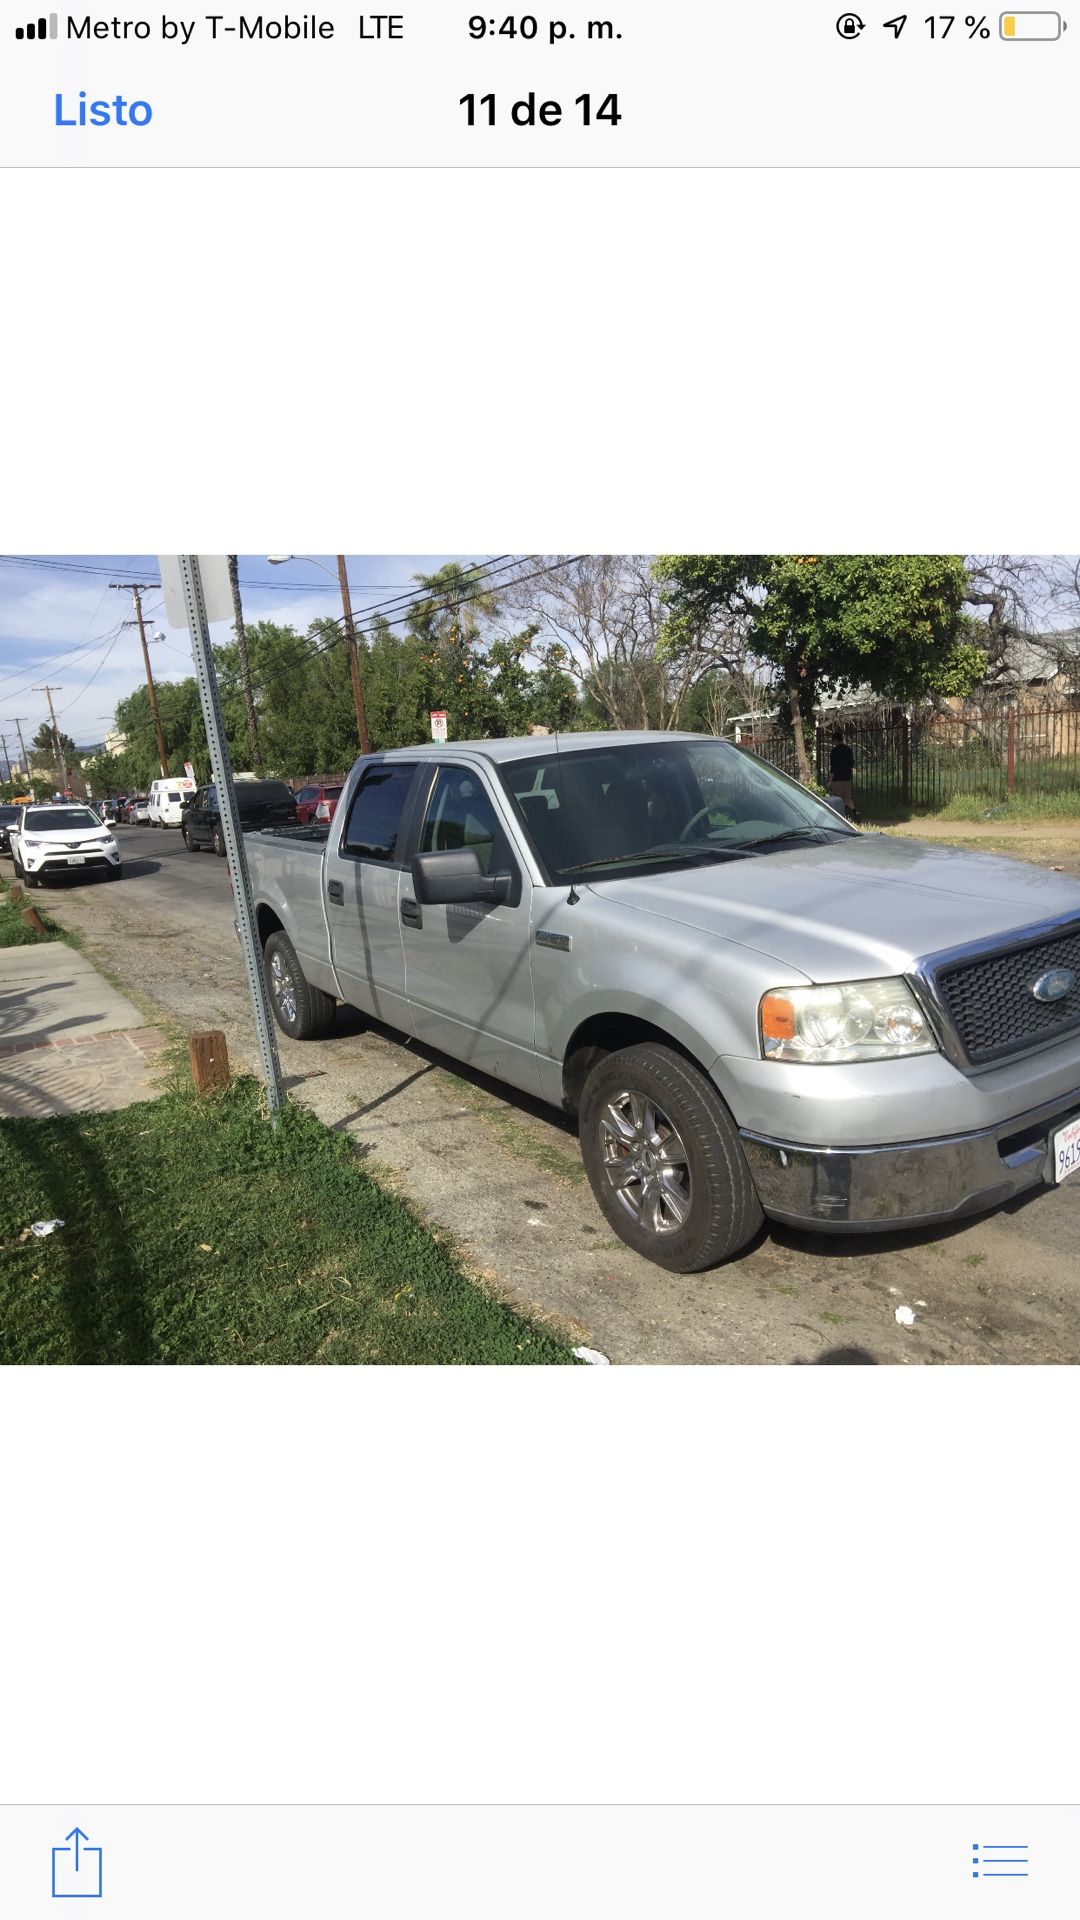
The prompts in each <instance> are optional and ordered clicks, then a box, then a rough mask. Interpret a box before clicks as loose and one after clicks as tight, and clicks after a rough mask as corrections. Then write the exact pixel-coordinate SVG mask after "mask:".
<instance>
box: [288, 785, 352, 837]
mask: <svg viewBox="0 0 1080 1920" xmlns="http://www.w3.org/2000/svg"><path fill="white" fill-rule="evenodd" d="M344 784H345V783H344V781H343V780H336V781H333V782H331V781H318V782H316V783H314V784H313V785H312V786H310V787H301V789H300V791H299V793H298V794H297V795H296V817H297V819H298V820H299V822H300V825H301V826H302V827H306V826H307V824H308V822H309V821H311V820H317V821H319V822H320V824H322V825H326V824H327V823H328V822H329V821H331V820H332V819H333V817H334V811H335V809H336V807H337V803H338V801H339V800H340V799H341V793H342V788H343V787H344Z"/></svg>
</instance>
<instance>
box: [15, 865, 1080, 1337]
mask: <svg viewBox="0 0 1080 1920" xmlns="http://www.w3.org/2000/svg"><path fill="white" fill-rule="evenodd" d="M120 840H121V845H122V847H123V852H124V860H125V868H126V873H125V878H124V880H123V881H122V882H121V884H120V885H119V886H104V885H99V884H94V883H92V882H87V881H85V880H78V881H76V880H74V879H73V880H71V881H66V882H62V883H60V884H58V885H55V886H52V887H50V888H49V889H48V892H47V894H46V895H45V899H46V901H47V905H48V910H49V912H50V913H52V914H53V915H54V917H55V918H56V919H58V920H59V921H61V922H62V923H63V924H64V925H66V926H70V927H73V928H77V929H79V931H80V932H81V934H82V936H83V940H84V943H85V947H86V951H87V952H88V954H89V955H90V957H91V958H92V959H94V960H95V961H96V962H97V964H99V965H101V966H103V967H104V968H105V969H106V970H107V971H108V972H110V973H111V975H112V976H113V978H114V979H116V980H117V981H118V983H119V984H120V985H121V986H122V988H123V989H124V991H125V992H126V993H128V994H129V995H130V996H131V997H133V998H134V999H136V1000H137V1001H139V1000H141V1001H142V1002H143V1005H144V1009H145V1010H147V1011H149V1010H150V1009H151V1008H154V1009H159V1010H161V1011H162V1012H164V1013H165V1014H166V1015H167V1016H168V1017H169V1018H170V1019H172V1020H173V1021H175V1022H176V1023H177V1025H179V1026H181V1027H183V1028H185V1029H186V1030H188V1031H192V1030H194V1029H196V1028H201V1027H221V1028H223V1029H224V1030H225V1032H226V1034H227V1036H228V1040H229V1046H230V1050H231V1053H232V1056H233V1060H234V1064H236V1065H238V1066H242V1065H246V1066H249V1067H251V1068H254V1065H255V1051H254V1046H253V1040H252V1029H251V1019H250V1013H249V1007H248V1001H247V995H246V990H245V988H244V983H243V979H242V974H241V968H240V961H239V953H238V949H237V944H236V937H235V934H234V932H233V912H232V901H231V896H230V891H229V881H228V874H227V870H226V865H225V862H224V861H223V860H218V859H216V858H215V857H214V856H213V855H212V854H209V853H200V854H197V855H195V854H189V853H188V852H187V851H186V850H185V848H184V845H183V843H182V841H181V839H180V835H179V833H178V832H176V831H164V830H153V829H150V828H145V827H126V828H122V829H120ZM281 1051H282V1061H283V1065H284V1069H285V1072H286V1075H287V1077H288V1081H289V1085H290V1087H291V1089H292V1090H293V1091H294V1092H295V1093H296V1094H297V1095H298V1097H300V1098H301V1099H303V1100H304V1101H305V1102H306V1103H307V1104H308V1105H310V1106H311V1107H313V1108H314V1110H315V1111H316V1112H317V1113H318V1114H319V1115H320V1116H321V1117H322V1118H323V1119H324V1120H325V1121H326V1122H327V1123H328V1124H330V1125H333V1126H337V1127H341V1128H343V1129H345V1130H346V1131H347V1132H348V1133H349V1135H350V1137H351V1138H352V1139H353V1140H354V1142H355V1144H356V1150H357V1153H358V1154H359V1155H360V1156H361V1157H362V1158H363V1159H364V1160H365V1161H367V1162H368V1163H369V1164H370V1165H372V1166H374V1167H376V1168H378V1169H379V1171H380V1175H381V1177H383V1178H384V1179H386V1180H387V1181H389V1182H392V1183H393V1184H394V1185H395V1187H397V1188H398V1189H399V1190H401V1191H403V1192H404V1193H406V1194H407V1195H408V1196H410V1197H411V1198H412V1200H413V1201H414V1202H415V1204H416V1205H417V1207H418V1208H419V1210H420V1211H421V1212H422V1213H423V1214H424V1216H425V1217H426V1218H427V1219H428V1220H429V1222H430V1223H431V1224H432V1225H433V1226H436V1227H438V1228H441V1229H444V1230H445V1231H446V1232H448V1233H449V1234H451V1235H452V1236H453V1237H454V1238H455V1240H457V1241H458V1242H459V1243H460V1244H461V1246H462V1248H463V1251H464V1255H465V1258H466V1259H467V1260H468V1261H469V1263H470V1264H471V1266H472V1267H473V1268H474V1269H475V1270H478V1271H479V1272H480V1273H482V1274H483V1275H484V1276H486V1278H487V1279H488V1281H489V1283H490V1284H491V1285H493V1286H495V1287H497V1288H499V1289H500V1290H503V1291H505V1292H506V1293H507V1294H508V1295H509V1296H510V1297H512V1298H513V1299H514V1300H516V1301H520V1302H524V1303H526V1304H528V1305H529V1306H531V1307H533V1308H535V1309H539V1310H540V1311H541V1312H542V1313H546V1314H549V1315H552V1316H555V1317H557V1318H558V1319H559V1321H560V1322H561V1323H562V1324H564V1325H569V1326H570V1327H571V1328H572V1330H573V1331H574V1333H575V1334H576V1335H577V1336H578V1337H579V1338H580V1339H582V1340H583V1341H585V1342H586V1343H587V1344H588V1345H590V1346H595V1347H598V1348H599V1349H600V1350H601V1351H602V1352H604V1353H606V1354H608V1355H609V1356H610V1357H611V1358H612V1359H613V1360H616V1361H621V1362H623V1363H631V1364H633V1363H645V1362H682V1363H686V1362H691V1363H692V1362H704V1363H717V1362H741V1363H747V1362H749V1363H768V1362H773V1363H775V1362H780V1363H785V1364H791V1363H798V1362H801V1363H807V1362H828V1361H830V1360H832V1359H838V1358H840V1357H842V1356H844V1355H845V1354H850V1353H851V1352H852V1350H854V1351H855V1352H856V1353H857V1354H858V1355H861V1356H862V1357H864V1358H866V1357H868V1358H870V1359H872V1360H874V1361H876V1362H879V1363H883V1364H887V1363H907V1364H919V1363H923V1364H938V1365H940V1364H943V1363H949V1362H951V1363H957V1362H960V1363H975V1364H982V1363H987V1362H1005V1363H1012V1364H1021V1363H1040V1362H1043V1363H1045V1362H1061V1361H1071V1362H1075V1361H1080V1263H1078V1262H1077V1260H1076V1257H1075V1249H1076V1245H1077V1243H1078V1240H1080V1179H1078V1180H1077V1181H1075V1182H1074V1183H1071V1184H1067V1185H1066V1186H1064V1187H1061V1188H1059V1189H1056V1190H1053V1191H1046V1192H1043V1191H1040V1192H1039V1193H1038V1194H1036V1195H1035V1196H1034V1197H1026V1198H1025V1199H1024V1200H1022V1201H1021V1202H1018V1203H1015V1204H1014V1205H1013V1206H1012V1207H1011V1208H1010V1209H1008V1210H1006V1211H1004V1212H1001V1213H999V1214H996V1215H991V1216H989V1217H987V1218H985V1219H981V1220H977V1221H975V1222H973V1223H968V1224H966V1225H963V1226H959V1227H952V1228H942V1229H937V1230H934V1231H931V1232H929V1233H925V1232H924V1233H907V1234H888V1235H883V1236H879V1235H867V1236H860V1237H858V1238H850V1237H847V1236H844V1237H840V1236H834V1237H833V1238H828V1237H824V1238H818V1237H816V1236H815V1237H812V1236H809V1235H803V1234H798V1233H794V1232H790V1231H787V1230H783V1229H779V1228H776V1229H772V1230H771V1231H768V1232H766V1233H763V1234H762V1235H761V1236H760V1237H759V1239H758V1241H757V1242H756V1243H755V1245H754V1246H753V1247H752V1248H751V1250H750V1251H749V1253H747V1254H746V1255H744V1256H743V1257H742V1258H741V1259H740V1260H738V1261H737V1262H735V1263H734V1264H733V1265H731V1266H729V1267H726V1268H722V1269H719V1270H718V1271H716V1272H713V1273H707V1274H702V1275H697V1276H695V1277H692V1278H689V1279H687V1278H680V1277H677V1276H671V1275H667V1274H663V1273H661V1272H660V1270H659V1269H658V1268H655V1267H652V1266H650V1265H649V1264H647V1263H646V1262H644V1261H642V1260H639V1259H638V1258H637V1257H636V1256H635V1255H633V1254H631V1253H630V1252H628V1251H627V1249H625V1248H624V1247H623V1246H622V1244H621V1242H619V1241H617V1240H616V1239H614V1238H613V1237H612V1236H611V1234H610V1232H609V1230H608V1228H607V1226H606V1223H605V1222H604V1220H603V1218H602V1217H601V1215H600V1213H599V1212H598V1210H597V1208H596V1207H595V1205H594V1203H593V1200H592V1197H591V1194H590V1192H589V1188H588V1186H587V1184H586V1183H585V1180H584V1176H583V1172H582V1168H581V1163H580V1157H579V1154H578V1148H577V1141H576V1137H575V1135H574V1132H573V1129H572V1128H571V1127H570V1126H569V1125H568V1124H567V1123H566V1122H565V1121H564V1120H563V1119H562V1118H561V1116H560V1115H558V1114H556V1113H553V1112H552V1111H551V1110H550V1109H548V1108H545V1107H542V1106H540V1105H539V1104H538V1103H534V1102H531V1101H529V1100H528V1099H527V1098H525V1097H524V1096H518V1095H514V1094H507V1092H506V1090H505V1089H504V1088H501V1087H495V1086H493V1085H492V1084H491V1083H489V1082H487V1081H483V1080H481V1079H479V1078H477V1077H475V1076H471V1075H468V1074H467V1073H463V1072H462V1071H461V1070H460V1069H459V1068H457V1067H456V1066H455V1065H454V1064H453V1063H452V1062H450V1061H447V1060H445V1059H443V1058H442V1057H441V1056H439V1055H437V1054H435V1053H433V1052H430V1051H427V1050H425V1049H423V1048H420V1047H417V1046H415V1045H405V1044H404V1043H403V1042H401V1041H400V1040H399V1039H397V1038H396V1037H395V1036H394V1035H393V1034H392V1033H391V1032H390V1031H389V1030H388V1029H386V1028H382V1027H378V1026H374V1025H371V1024H369V1023H365V1022H364V1021H363V1020H362V1019H361V1017H360V1016H359V1015H358V1014H355V1013H353V1012H351V1011H350V1010H342V1012H341V1014H340V1016H339V1025H338V1028H337V1031H336V1032H335V1033H334V1034H333V1035H332V1036H331V1037H329V1038H327V1039H324V1040H321V1041H316V1042H313V1043H311V1044H309V1045H308V1046H298V1045H294V1044H291V1043H288V1042H285V1041H282V1048H281ZM899 1306H908V1307H910V1308H912V1309H913V1311H914V1313H915V1316H916V1318H915V1324H914V1326H913V1327H912V1328H911V1329H910V1330H909V1329H904V1328H902V1327H900V1326H898V1325H897V1322H896V1319H895V1313H896V1309H897V1307H899Z"/></svg>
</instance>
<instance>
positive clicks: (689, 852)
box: [559, 842, 753, 873]
mask: <svg viewBox="0 0 1080 1920" xmlns="http://www.w3.org/2000/svg"><path fill="white" fill-rule="evenodd" d="M751 844H753V843H751ZM743 855H744V849H743V848H742V847H704V846H701V845H700V844H698V845H690V846H687V845H686V844H685V843H683V842H680V843H679V844H677V845H673V846H668V847H645V848H643V850H642V851H641V852H640V853H613V854H610V855H609V856H608V858H607V859H606V860H579V861H578V862H577V863H576V864H575V865H574V866H572V867H560V869H559V871H560V873H591V872H592V871H593V868H594V867H636V866H639V865H640V864H641V863H642V862H643V861H647V860H701V859H705V860H741V859H742V858H743Z"/></svg>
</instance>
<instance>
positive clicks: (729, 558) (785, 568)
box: [656, 554, 986, 781]
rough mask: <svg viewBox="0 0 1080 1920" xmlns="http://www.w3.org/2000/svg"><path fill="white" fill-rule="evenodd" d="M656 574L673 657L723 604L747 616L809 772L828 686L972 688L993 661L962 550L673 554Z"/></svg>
mask: <svg viewBox="0 0 1080 1920" xmlns="http://www.w3.org/2000/svg"><path fill="white" fill-rule="evenodd" d="M656 573H657V577H658V579H659V580H661V581H662V582H663V583H664V585H665V588H666V590H667V593H668V596H669V603H670V613H669V624H668V632H667V641H666V644H667V646H668V648H669V650H670V653H671V654H672V656H675V657H677V656H678V655H679V654H680V653H682V652H684V651H692V650H693V649H694V648H695V647H697V646H699V645H700V635H701V632H702V631H703V630H704V629H706V628H707V627H708V625H709V623H710V622H713V621H715V619H716V617H717V614H718V612H719V613H724V614H730V615H735V616H738V617H740V618H741V619H742V620H744V621H745V623H746V639H747V644H748V647H749V649H750V651H751V652H752V653H753V654H755V655H757V656H758V657H759V658H760V659H761V660H763V661H765V662H766V663H767V664H768V665H769V667H770V668H771V669H772V674H773V678H774V682H775V684H776V686H777V688H778V690H779V692H780V695H781V704H782V709H783V710H784V711H785V714H786V717H787V718H788V720H789V721H790V724H791V727H792V731H793V736H794V742H795V760H796V766H797V769H798V774H799V778H800V780H803V781H809V780H810V778H811V770H810V760H809V755H808V752H807V745H806V727H807V724H808V723H809V722H810V720H811V718H812V715H813V711H814V708H815V706H816V705H817V702H818V700H819V699H820V697H821V695H822V694H823V693H825V692H832V693H843V692H846V691H851V690H853V689H854V688H856V687H859V686H869V687H871V688H873V690H874V692H875V693H879V694H883V695H885V696H889V697H892V698H894V699H897V700H912V699H915V698H918V697H919V696H920V695H922V694H924V693H925V692H927V690H933V691H936V692H938V693H941V694H965V693H968V692H970V690H971V688H972V687H974V686H976V685H977V684H978V682H979V680H980V678H981V677H982V674H983V671H984V669H985V664H986V660H985V654H984V652H983V651H982V649H981V648H980V647H979V646H978V645H977V644H976V642H975V640H974V639H973V638H972V634H971V622H970V619H969V617H968V616H966V615H965V613H964V603H965V598H966V594H967V589H968V575H967V569H966V568H965V565H964V561H963V558H962V556H961V555H959V554H826V555H816V554H667V555H664V556H663V557H662V558H661V559H659V560H658V561H657V563H656Z"/></svg>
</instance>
